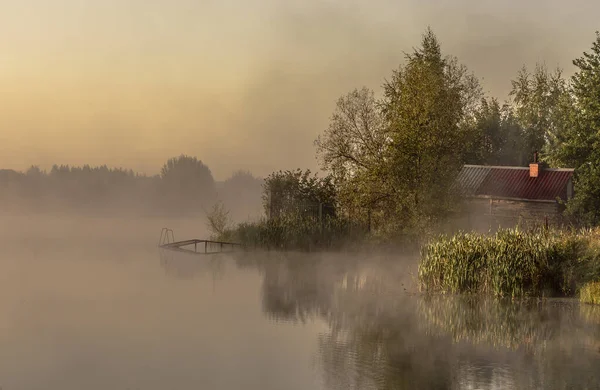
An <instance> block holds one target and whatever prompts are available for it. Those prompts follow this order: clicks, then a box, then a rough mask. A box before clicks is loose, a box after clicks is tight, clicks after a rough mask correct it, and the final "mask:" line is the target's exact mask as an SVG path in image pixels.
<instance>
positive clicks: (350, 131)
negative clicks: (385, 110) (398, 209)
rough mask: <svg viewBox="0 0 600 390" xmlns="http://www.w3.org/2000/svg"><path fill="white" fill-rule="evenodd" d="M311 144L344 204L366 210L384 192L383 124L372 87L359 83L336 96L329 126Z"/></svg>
mask: <svg viewBox="0 0 600 390" xmlns="http://www.w3.org/2000/svg"><path fill="white" fill-rule="evenodd" d="M315 146H316V149H317V156H318V159H319V160H320V164H321V167H322V168H323V169H324V170H327V171H329V172H331V173H332V176H333V179H334V181H335V185H336V187H337V189H338V193H339V194H338V195H339V200H340V201H341V203H342V204H343V206H344V207H345V208H356V209H357V210H367V209H368V208H371V207H373V206H374V205H375V204H377V203H378V201H379V200H380V199H379V198H380V197H381V196H382V195H383V196H384V197H385V196H388V191H385V190H383V189H382V186H384V185H385V183H384V182H383V181H382V180H381V179H382V178H381V176H380V175H379V173H380V172H381V171H382V167H381V165H382V164H383V163H384V153H385V148H386V146H387V135H386V126H385V120H384V117H383V115H382V113H381V111H380V109H379V108H378V106H377V101H376V100H375V97H374V93H373V91H372V90H370V89H368V88H366V87H363V88H361V89H355V90H353V91H351V92H350V93H348V94H346V95H344V96H342V97H340V98H339V99H338V101H337V104H336V108H335V110H334V112H333V115H332V117H331V122H330V124H329V127H328V128H327V129H326V130H325V131H324V133H323V134H322V135H320V136H319V137H318V138H317V140H316V141H315Z"/></svg>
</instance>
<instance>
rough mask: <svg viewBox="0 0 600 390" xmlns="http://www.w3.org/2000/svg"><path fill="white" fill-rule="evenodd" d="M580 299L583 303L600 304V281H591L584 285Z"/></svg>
mask: <svg viewBox="0 0 600 390" xmlns="http://www.w3.org/2000/svg"><path fill="white" fill-rule="evenodd" d="M579 300H580V301H581V302H583V303H592V304H595V305H600V282H590V283H586V284H585V285H583V287H582V288H581V291H580V292H579Z"/></svg>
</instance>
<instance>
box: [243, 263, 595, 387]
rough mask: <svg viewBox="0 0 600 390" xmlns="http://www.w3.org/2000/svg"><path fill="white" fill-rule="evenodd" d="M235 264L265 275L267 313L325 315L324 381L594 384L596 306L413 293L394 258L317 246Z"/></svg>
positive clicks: (321, 343) (300, 317)
mask: <svg viewBox="0 0 600 390" xmlns="http://www.w3.org/2000/svg"><path fill="white" fill-rule="evenodd" d="M240 264H241V265H245V266H249V264H253V266H255V267H257V268H258V269H259V272H261V273H262V274H263V286H262V294H263V310H264V312H265V313H266V315H267V316H268V317H269V318H271V319H273V320H276V321H290V322H306V321H309V320H311V319H319V320H323V321H326V323H327V324H328V331H327V332H325V333H323V334H321V335H319V338H318V361H319V362H320V365H321V367H322V369H323V372H324V383H325V385H326V386H327V388H330V389H418V388H427V389H446V388H465V387H467V388H468V387H478V388H489V389H492V388H550V389H563V388H565V389H566V388H569V386H571V387H572V386H576V387H578V388H579V387H581V388H593V386H592V385H597V384H598V383H600V353H599V350H598V346H599V345H600V309H598V311H596V310H595V309H596V308H592V307H587V306H579V305H578V304H577V303H576V302H575V301H568V300H566V301H557V300H549V301H548V300H544V301H542V300H539V301H538V300H529V301H520V302H512V301H502V300H495V299H477V298H473V297H470V298H469V297H444V296H411V295H410V294H407V293H406V291H404V288H403V286H402V284H401V283H400V282H398V281H399V280H405V279H406V278H405V276H403V275H401V274H400V273H401V272H402V271H401V268H399V267H396V268H394V269H396V270H397V271H391V270H392V268H390V267H387V265H386V264H385V263H382V264H377V265H373V264H372V263H369V264H364V263H362V264H361V262H360V261H353V260H347V259H346V260H343V261H342V260H340V259H338V258H330V257H325V256H322V255H314V256H307V255H303V256H300V255H294V254H287V255H282V254H277V255H269V256H265V258H263V260H256V259H255V260H248V259H246V260H243V261H242V260H240ZM565 359H566V360H567V361H565Z"/></svg>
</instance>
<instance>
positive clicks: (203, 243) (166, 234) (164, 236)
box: [158, 228, 243, 255]
mask: <svg viewBox="0 0 600 390" xmlns="http://www.w3.org/2000/svg"><path fill="white" fill-rule="evenodd" d="M158 246H159V248H162V249H169V250H173V251H178V252H185V253H192V254H197V255H213V254H218V253H230V252H237V251H240V250H243V247H242V245H241V244H238V243H234V242H223V241H213V240H199V239H191V240H184V241H175V235H174V234H173V230H171V229H168V228H163V229H162V230H161V232H160V239H159V241H158Z"/></svg>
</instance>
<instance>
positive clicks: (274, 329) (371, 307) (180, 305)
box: [0, 234, 600, 390]
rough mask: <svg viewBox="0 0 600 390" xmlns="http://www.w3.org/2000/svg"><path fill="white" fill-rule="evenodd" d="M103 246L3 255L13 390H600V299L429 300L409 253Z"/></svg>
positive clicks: (0, 378) (16, 249)
mask: <svg viewBox="0 0 600 390" xmlns="http://www.w3.org/2000/svg"><path fill="white" fill-rule="evenodd" d="M90 237H93V238H89V239H88V241H86V242H84V243H82V244H73V243H72V242H71V241H69V242H67V241H57V242H55V241H54V240H49V241H48V243H49V244H48V245H46V244H44V246H40V250H39V251H38V252H37V255H36V253H32V251H31V250H30V248H23V247H22V246H21V245H14V246H12V247H9V248H8V249H6V247H0V249H3V250H4V252H3V253H2V254H1V255H0V266H1V267H2V273H0V386H1V387H2V388H3V389H9V390H10V389H61V390H70V389H73V390H79V389H86V390H96V389H98V390H100V389H116V390H125V389H144V390H154V389H156V390H159V389H160V390H162V389H224V390H229V389H232V390H233V389H236V390H237V389H249V390H259V389H260V390H279V389H286V390H296V389H297V390H304V389H328V390H342V389H378V390H387V389H476V388H477V389H511V388H513V389H550V390H554V389H569V388H577V389H598V388H599V387H600V386H599V384H600V349H599V348H600V307H597V306H588V305H579V304H578V303H577V302H576V301H575V300H542V301H537V300H531V301H525V302H512V301H505V300H494V299H482V298H479V299H478V298H473V297H471V298H469V297H444V296H421V295H417V294H415V291H414V289H413V287H414V285H413V284H411V275H410V272H409V271H410V270H412V269H414V263H411V262H410V261H409V260H403V259H399V258H398V257H395V258H389V259H388V258H385V257H375V256H369V257H368V259H367V258H365V257H361V256H358V255H355V256H348V255H344V254H337V255H333V254H312V255H305V254H294V253H287V254H282V253H251V254H243V253H236V254H225V255H222V256H194V255H188V254H183V253H177V252H170V251H162V252H161V253H160V255H159V256H158V254H157V253H156V248H155V247H154V246H151V245H152V243H150V244H149V245H146V243H145V242H140V243H128V242H122V243H120V242H119V241H118V240H117V239H116V238H115V239H114V241H109V242H103V241H101V240H99V241H101V242H97V241H96V236H94V235H91V234H90ZM40 242H42V243H43V242H44V241H40ZM109 244H110V245H109ZM157 260H159V261H160V263H159V264H158V263H157ZM215 285H216V286H217V287H218V288H216V289H215V288H214V287H215Z"/></svg>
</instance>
